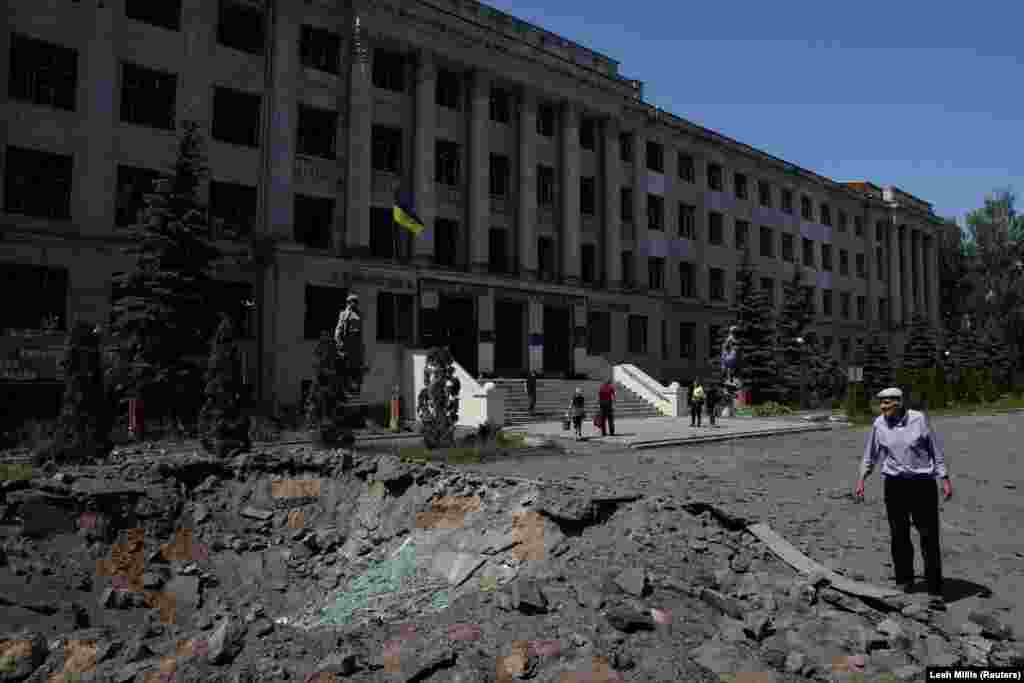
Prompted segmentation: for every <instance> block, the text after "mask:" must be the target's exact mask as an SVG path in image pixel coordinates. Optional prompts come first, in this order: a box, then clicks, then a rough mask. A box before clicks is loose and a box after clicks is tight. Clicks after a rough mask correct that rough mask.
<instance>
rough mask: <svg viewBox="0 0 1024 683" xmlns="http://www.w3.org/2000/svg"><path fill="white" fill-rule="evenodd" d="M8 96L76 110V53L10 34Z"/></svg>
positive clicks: (44, 42)
mask: <svg viewBox="0 0 1024 683" xmlns="http://www.w3.org/2000/svg"><path fill="white" fill-rule="evenodd" d="M8 68H9V70H10V71H9V75H8V81H7V92H8V93H9V94H10V97H11V99H14V100H21V101H23V102H31V103H32V104H39V105H43V106H48V107H57V108H58V109H66V110H68V111H74V110H75V98H76V95H77V92H78V53H77V52H76V51H75V50H73V49H71V48H69V47H64V46H62V45H54V44H53V43H48V42H46V41H43V40H37V39H36V38H29V37H28V36H23V35H19V34H17V33H13V34H11V51H10V66H9V67H8Z"/></svg>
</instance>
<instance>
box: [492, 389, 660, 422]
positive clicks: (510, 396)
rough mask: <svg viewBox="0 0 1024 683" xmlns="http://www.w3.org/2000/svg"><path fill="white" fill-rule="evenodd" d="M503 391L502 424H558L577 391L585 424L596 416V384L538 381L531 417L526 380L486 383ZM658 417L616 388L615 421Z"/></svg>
mask: <svg viewBox="0 0 1024 683" xmlns="http://www.w3.org/2000/svg"><path fill="white" fill-rule="evenodd" d="M489 381H492V382H494V383H495V384H497V385H498V386H499V387H501V388H502V389H504V390H505V424H506V426H510V427H511V426H515V425H521V424H529V423H532V422H555V421H558V420H561V419H562V417H563V416H564V415H565V413H566V411H567V410H568V409H569V401H570V400H571V399H572V395H573V392H574V391H576V388H577V387H579V388H580V389H582V390H583V396H584V398H585V399H586V411H587V418H586V419H587V421H590V420H592V419H593V416H594V414H595V413H596V412H597V409H598V403H597V390H598V388H599V387H600V386H601V382H600V381H599V380H566V379H538V380H537V406H536V409H535V411H534V414H533V415H530V412H529V407H530V399H529V397H528V396H527V395H526V380H525V379H493V380H489ZM660 415H661V413H659V412H658V410H657V409H656V408H655V407H654V406H652V405H651V404H650V403H648V402H647V401H645V400H644V399H642V398H640V397H639V396H637V395H636V394H634V393H633V392H632V391H630V390H629V389H627V388H625V387H624V386H622V385H621V384H618V383H616V385H615V418H616V419H622V418H627V417H659V416H660Z"/></svg>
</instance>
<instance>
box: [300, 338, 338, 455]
mask: <svg viewBox="0 0 1024 683" xmlns="http://www.w3.org/2000/svg"><path fill="white" fill-rule="evenodd" d="M314 354H315V355H314V361H313V363H314V365H313V377H314V379H313V384H312V386H311V387H310V389H309V395H308V396H307V397H306V421H307V424H308V426H309V429H310V431H311V432H313V437H314V439H315V440H316V441H317V442H318V443H320V444H321V445H334V444H337V443H338V442H339V441H341V440H342V439H343V437H344V435H345V432H346V430H345V424H344V422H345V413H344V409H345V399H346V396H345V390H344V386H343V379H344V378H343V377H342V376H341V373H340V372H339V371H338V370H339V368H338V364H339V358H338V347H337V346H336V345H335V343H334V339H333V337H332V336H331V334H330V332H326V331H325V332H323V333H322V334H321V335H320V340H319V341H318V342H317V345H316V350H315V352H314Z"/></svg>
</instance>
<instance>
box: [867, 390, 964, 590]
mask: <svg viewBox="0 0 1024 683" xmlns="http://www.w3.org/2000/svg"><path fill="white" fill-rule="evenodd" d="M878 401H879V409H880V412H881V415H879V416H878V417H877V418H875V422H874V424H873V425H872V427H871V434H870V435H869V436H868V441H867V445H866V447H865V448H864V459H863V461H862V462H861V466H860V478H859V479H858V480H857V486H856V488H855V489H854V492H853V493H854V497H855V498H856V499H857V500H863V499H864V479H865V478H866V477H867V476H868V475H870V474H871V472H872V470H873V469H874V468H875V466H876V464H877V463H878V461H879V460H881V461H882V478H883V482H884V483H883V495H884V497H885V510H886V514H887V515H888V517H889V533H890V550H891V552H892V565H893V569H894V572H895V574H896V583H897V584H898V585H899V586H900V587H901V588H902V589H903V590H904V592H907V593H910V592H911V591H912V590H913V584H914V546H913V545H912V544H911V541H910V522H911V520H913V523H914V526H915V527H917V531H918V533H919V534H920V535H921V555H922V557H923V559H924V575H925V581H926V582H927V585H928V595H929V597H930V605H931V607H933V608H934V609H945V604H944V601H943V598H942V556H941V553H940V552H939V502H938V493H937V491H936V487H935V480H936V479H941V480H942V493H943V495H944V496H945V499H946V500H949V499H950V498H951V497H952V496H953V485H952V483H950V481H949V474H948V472H947V471H946V461H945V456H944V454H943V452H942V444H941V442H940V440H939V438H938V435H937V434H935V433H934V432H933V431H932V430H931V428H930V426H929V424H928V420H927V418H926V417H925V415H924V413H922V412H920V411H918V410H908V409H906V408H904V407H903V392H902V391H901V390H900V389H897V388H895V387H891V388H889V389H883V390H882V391H880V392H879V393H878Z"/></svg>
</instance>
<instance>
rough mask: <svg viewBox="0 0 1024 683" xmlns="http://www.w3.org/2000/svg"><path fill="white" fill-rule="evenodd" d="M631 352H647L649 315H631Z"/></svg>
mask: <svg viewBox="0 0 1024 683" xmlns="http://www.w3.org/2000/svg"><path fill="white" fill-rule="evenodd" d="M628 325H629V352H630V353H647V316H645V315H631V316H629V323H628Z"/></svg>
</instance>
